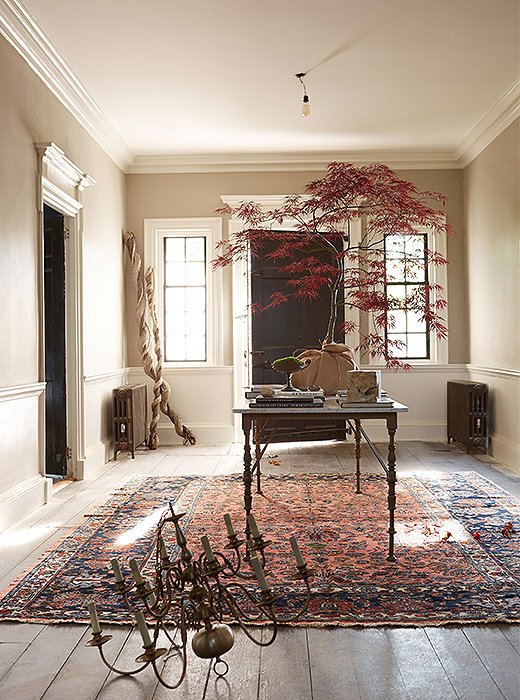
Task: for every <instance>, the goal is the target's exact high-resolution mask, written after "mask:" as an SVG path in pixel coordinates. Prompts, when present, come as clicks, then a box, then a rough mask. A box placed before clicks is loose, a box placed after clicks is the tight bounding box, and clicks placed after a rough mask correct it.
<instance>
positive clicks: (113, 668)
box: [98, 646, 150, 676]
mask: <svg viewBox="0 0 520 700" xmlns="http://www.w3.org/2000/svg"><path fill="white" fill-rule="evenodd" d="M98 648H99V655H100V656H101V659H102V661H103V663H104V664H105V666H106V667H107V668H109V669H110V670H111V671H113V672H114V673H117V674H118V675H120V676H135V675H136V674H137V673H140V672H141V671H143V670H144V669H145V668H146V667H147V666H149V665H150V662H149V661H146V662H145V663H144V664H143V665H142V666H138V667H137V668H135V669H133V670H132V671H121V670H120V669H118V668H117V667H116V666H112V664H111V663H109V661H108V660H107V657H106V656H105V654H104V652H103V647H102V646H100V647H98Z"/></svg>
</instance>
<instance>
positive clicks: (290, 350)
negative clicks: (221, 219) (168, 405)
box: [251, 243, 345, 442]
mask: <svg viewBox="0 0 520 700" xmlns="http://www.w3.org/2000/svg"><path fill="white" fill-rule="evenodd" d="M272 247H273V244H269V243H266V244H265V245H264V246H263V249H262V254H261V255H259V256H258V257H253V258H252V259H251V301H252V303H253V304H260V305H261V306H266V305H267V304H268V303H269V297H270V296H271V295H272V294H273V293H274V292H276V291H282V292H283V291H287V290H288V289H289V288H288V287H287V286H286V280H287V279H288V276H287V275H286V274H284V273H281V272H280V271H279V268H280V267H282V266H283V264H284V260H283V259H282V260H280V259H278V260H276V261H273V260H271V259H270V258H268V257H267V253H268V252H269V251H270V249H272ZM322 257H323V260H324V261H325V260H327V261H329V260H330V254H328V253H324V254H323V255H322ZM328 317H329V299H328V297H327V295H326V294H325V293H324V294H323V296H322V298H320V299H316V300H313V301H312V302H306V301H299V300H298V301H297V300H294V299H289V301H287V302H285V303H283V304H280V305H279V306H275V307H273V308H271V309H267V310H266V311H260V312H258V313H255V314H253V316H252V320H251V344H252V353H251V354H252V363H251V364H252V379H253V384H260V385H261V384H281V383H283V382H284V381H285V377H284V375H282V374H279V373H278V372H275V371H274V370H273V369H270V368H269V364H270V363H271V362H272V361H273V360H275V359H277V358H278V357H286V356H288V355H293V354H294V353H295V352H297V351H302V350H307V349H310V348H317V349H320V348H321V342H322V340H323V336H324V335H325V333H326V330H327V319H328ZM343 320H344V314H343V309H342V308H340V309H339V310H338V321H337V322H338V324H340V323H342V322H343ZM280 426H281V427H280V430H279V431H278V434H277V436H276V437H275V438H274V439H273V442H280V441H282V440H283V441H291V440H295V441H296V440H344V439H345V421H337V420H336V421H334V420H331V421H330V423H324V422H321V421H320V422H313V421H312V420H309V421H291V420H290V419H287V421H283V422H281V423H280Z"/></svg>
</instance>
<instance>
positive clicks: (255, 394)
mask: <svg viewBox="0 0 520 700" xmlns="http://www.w3.org/2000/svg"><path fill="white" fill-rule="evenodd" d="M270 388H272V389H273V391H274V393H273V394H272V396H263V395H262V393H261V391H260V388H259V387H251V389H248V390H247V391H246V398H247V399H249V406H250V408H322V407H323V404H324V403H325V395H324V393H323V390H322V389H320V390H318V391H283V389H281V388H276V387H270Z"/></svg>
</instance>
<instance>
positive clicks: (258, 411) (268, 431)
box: [233, 398, 408, 561]
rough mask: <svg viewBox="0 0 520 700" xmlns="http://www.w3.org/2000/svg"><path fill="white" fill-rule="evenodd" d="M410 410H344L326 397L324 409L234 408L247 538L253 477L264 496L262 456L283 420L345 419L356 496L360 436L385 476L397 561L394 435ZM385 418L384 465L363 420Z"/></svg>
mask: <svg viewBox="0 0 520 700" xmlns="http://www.w3.org/2000/svg"><path fill="white" fill-rule="evenodd" d="M406 411H408V407H407V406H404V405H403V404H400V403H397V401H394V402H393V405H392V406H388V405H386V406H385V405H380V406H378V405H375V404H359V406H356V407H355V408H341V407H340V406H339V404H338V403H337V402H336V399H335V398H327V399H326V400H325V403H324V406H323V407H319V408H263V407H262V408H259V407H257V406H249V404H248V403H247V402H246V401H244V404H243V405H241V406H238V407H236V408H234V409H233V413H238V414H240V415H241V416H242V430H243V431H244V475H243V478H244V508H245V511H246V529H245V533H246V538H247V539H249V537H250V534H251V530H250V527H249V522H248V520H247V516H248V515H249V514H250V513H251V510H252V506H253V494H252V488H251V485H252V483H253V476H254V474H256V478H257V492H258V493H261V469H260V462H261V459H262V456H263V454H264V452H265V450H266V448H267V446H268V445H269V443H270V442H271V440H272V438H273V437H274V435H275V434H276V430H277V424H279V422H280V421H281V420H284V419H287V418H288V417H290V418H291V420H296V421H298V420H308V419H309V418H312V419H313V420H317V421H319V420H322V421H325V420H330V419H331V418H335V419H340V420H344V421H345V423H346V424H347V425H348V426H349V428H350V429H351V430H352V432H353V433H354V438H355V443H356V493H361V485H360V473H361V470H360V464H361V436H363V437H364V439H365V440H366V442H367V444H368V446H369V447H370V449H371V450H372V452H373V453H374V455H375V457H376V459H377V461H378V462H379V464H380V465H381V467H382V468H383V470H384V471H385V473H386V478H387V483H388V512H389V521H388V556H387V559H388V561H396V557H395V554H394V534H395V526H394V517H395V500H396V499H395V484H396V480H397V477H396V470H395V464H396V458H395V433H396V430H397V415H398V413H404V412H406ZM374 419H384V420H385V421H386V429H387V431H388V459H387V462H385V460H384V458H383V457H382V455H381V454H380V452H379V450H378V449H377V447H376V446H375V445H374V444H373V442H372V441H371V440H370V438H369V437H368V435H367V433H366V432H365V430H364V428H363V426H362V425H361V423H362V421H366V420H374ZM251 430H253V433H254V444H255V459H254V461H253V459H252V457H251Z"/></svg>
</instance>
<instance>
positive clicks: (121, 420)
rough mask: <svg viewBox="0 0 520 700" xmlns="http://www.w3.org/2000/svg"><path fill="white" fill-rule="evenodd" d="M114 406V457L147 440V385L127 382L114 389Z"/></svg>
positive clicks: (132, 449)
mask: <svg viewBox="0 0 520 700" xmlns="http://www.w3.org/2000/svg"><path fill="white" fill-rule="evenodd" d="M112 404H113V407H114V459H116V457H117V453H118V452H122V451H124V450H130V451H131V452H132V459H133V458H134V457H135V448H136V447H138V446H139V445H141V444H142V443H143V442H146V385H145V384H125V385H124V386H118V387H117V388H116V389H114V390H113V391H112Z"/></svg>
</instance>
